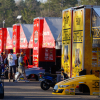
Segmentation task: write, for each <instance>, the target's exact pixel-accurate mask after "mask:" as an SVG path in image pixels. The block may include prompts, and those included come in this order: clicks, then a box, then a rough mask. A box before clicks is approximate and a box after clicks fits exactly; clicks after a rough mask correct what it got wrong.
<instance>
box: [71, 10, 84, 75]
mask: <svg viewBox="0 0 100 100" xmlns="http://www.w3.org/2000/svg"><path fill="white" fill-rule="evenodd" d="M73 20H74V21H73V47H72V48H73V49H72V50H73V51H72V77H75V76H78V75H79V72H80V71H81V70H82V68H83V67H82V65H83V10H82V9H80V10H76V11H74V12H73Z"/></svg>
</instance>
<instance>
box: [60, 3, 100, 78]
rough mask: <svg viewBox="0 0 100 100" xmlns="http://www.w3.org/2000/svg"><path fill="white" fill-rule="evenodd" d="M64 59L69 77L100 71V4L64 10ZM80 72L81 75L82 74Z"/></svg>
mask: <svg viewBox="0 0 100 100" xmlns="http://www.w3.org/2000/svg"><path fill="white" fill-rule="evenodd" d="M62 16H63V22H62V60H61V64H62V67H63V68H64V71H65V72H66V73H68V75H69V77H76V76H79V72H81V73H82V74H86V75H87V74H95V75H96V76H98V75H99V74H98V73H97V72H95V71H96V70H100V6H90V5H87V6H85V5H82V6H78V7H73V8H69V9H65V10H63V12H62ZM81 73H80V74H81Z"/></svg>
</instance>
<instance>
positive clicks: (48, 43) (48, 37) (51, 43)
mask: <svg viewBox="0 0 100 100" xmlns="http://www.w3.org/2000/svg"><path fill="white" fill-rule="evenodd" d="M42 47H46V48H55V40H54V38H53V35H52V33H51V31H50V28H49V26H48V24H47V22H46V20H45V19H44V27H43V45H42Z"/></svg>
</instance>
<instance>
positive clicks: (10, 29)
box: [7, 27, 13, 39]
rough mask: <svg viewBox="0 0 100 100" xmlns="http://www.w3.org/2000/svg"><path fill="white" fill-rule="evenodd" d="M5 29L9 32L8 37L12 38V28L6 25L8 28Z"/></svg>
mask: <svg viewBox="0 0 100 100" xmlns="http://www.w3.org/2000/svg"><path fill="white" fill-rule="evenodd" d="M7 31H8V33H9V36H10V38H11V39H12V35H13V28H11V27H8V28H7Z"/></svg>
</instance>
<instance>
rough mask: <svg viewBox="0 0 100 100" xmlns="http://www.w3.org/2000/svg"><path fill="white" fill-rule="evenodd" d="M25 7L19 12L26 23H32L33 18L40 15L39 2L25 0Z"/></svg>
mask: <svg viewBox="0 0 100 100" xmlns="http://www.w3.org/2000/svg"><path fill="white" fill-rule="evenodd" d="M25 5H26V7H25V8H24V9H23V10H21V14H22V16H23V20H24V22H25V23H27V24H29V23H30V24H32V23H33V18H34V17H37V16H38V15H40V14H39V13H40V8H39V6H40V2H38V1H37V0H25Z"/></svg>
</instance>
